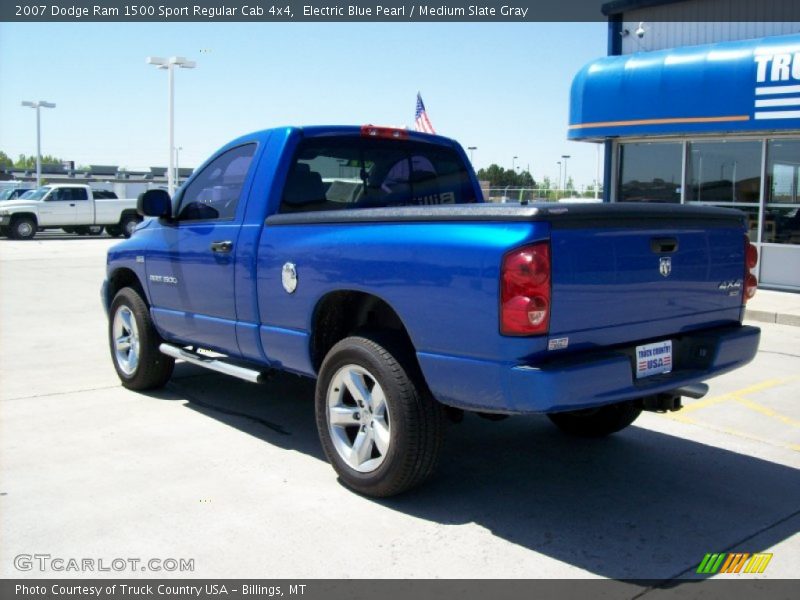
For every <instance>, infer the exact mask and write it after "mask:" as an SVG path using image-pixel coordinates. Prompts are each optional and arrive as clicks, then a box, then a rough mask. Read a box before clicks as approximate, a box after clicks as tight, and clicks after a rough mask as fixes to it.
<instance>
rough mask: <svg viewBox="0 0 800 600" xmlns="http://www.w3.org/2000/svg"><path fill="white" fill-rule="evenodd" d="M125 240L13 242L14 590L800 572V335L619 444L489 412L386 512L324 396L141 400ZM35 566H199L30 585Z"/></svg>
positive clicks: (9, 566)
mask: <svg viewBox="0 0 800 600" xmlns="http://www.w3.org/2000/svg"><path fill="white" fill-rule="evenodd" d="M113 243H115V242H114V240H110V239H108V238H77V237H70V236H58V235H47V234H45V235H43V236H40V237H38V238H37V239H36V240H34V241H32V242H14V241H9V240H0V540H2V542H1V543H0V576H2V577H61V576H66V577H87V576H89V577H96V576H101V577H102V576H115V577H119V576H132V577H136V576H146V577H161V576H169V577H182V576H192V577H282V578H342V577H349V578H365V577H379V578H380V577H385V578H388V577H401V578H406V577H408V578H418V577H439V578H483V577H486V578H505V577H525V578H539V577H559V578H560V577H606V578H617V579H623V578H647V579H658V580H665V579H671V578H676V577H695V576H696V575H694V571H695V569H696V567H697V565H698V563H699V562H700V560H701V559H702V558H703V556H704V555H705V554H706V553H709V552H729V551H742V552H771V553H773V558H772V561H771V562H770V563H769V565H768V568H767V570H766V571H765V572H764V573H763V574H762V575H760V577H771V578H776V577H796V576H797V565H798V564H800V535H798V531H800V502H798V499H800V470H798V469H800V406H799V403H798V399H800V328H798V327H792V326H786V325H780V324H775V323H758V325H760V326H761V327H762V331H763V334H762V346H761V350H760V352H759V354H758V357H757V358H756V360H755V361H754V362H753V363H752V364H750V365H748V366H747V367H745V368H743V369H741V370H739V371H737V372H734V373H731V374H728V375H725V376H722V377H719V378H716V379H714V380H712V381H711V382H710V383H711V393H710V394H709V395H708V396H707V397H706V398H704V399H702V400H697V401H688V402H687V407H686V408H685V409H684V410H683V411H681V412H678V413H673V414H670V415H657V414H651V413H646V414H644V415H643V416H642V417H641V418H640V419H639V420H638V421H637V422H636V424H635V426H633V427H630V428H628V429H627V430H626V431H624V432H622V433H620V434H618V435H615V436H612V437H610V438H608V439H605V440H596V441H587V440H575V439H571V438H568V437H565V436H563V435H561V434H560V433H559V432H558V431H557V430H556V429H555V428H554V427H552V426H551V425H550V424H549V422H548V420H547V419H546V418H544V417H538V416H535V417H515V418H510V419H507V420H505V421H502V422H489V421H485V420H483V419H480V418H478V417H474V416H467V418H466V419H465V420H464V422H463V423H462V424H460V425H454V426H452V427H450V428H449V430H448V432H447V433H448V440H447V443H446V448H445V453H444V456H443V460H442V464H441V466H440V468H439V471H438V473H437V475H436V476H435V478H434V479H433V480H432V481H430V482H429V483H428V484H427V485H426V486H425V487H423V488H421V489H419V490H417V491H414V492H412V493H409V494H406V495H404V496H402V497H399V498H395V499H391V500H383V501H375V500H370V499H366V498H362V497H359V496H357V495H355V494H353V493H351V492H349V491H348V490H346V489H345V488H344V487H342V486H341V485H340V484H339V483H338V482H337V480H336V478H335V475H334V472H333V470H332V469H331V468H330V467H329V466H328V464H327V463H326V462H325V460H324V457H323V454H322V450H321V448H320V445H319V442H318V440H317V434H316V430H315V425H314V416H313V410H312V407H313V382H312V381H310V380H305V379H301V378H298V377H294V376H290V375H279V376H277V377H276V378H275V379H273V380H272V381H270V382H269V383H267V384H264V385H261V386H256V385H252V384H248V383H245V382H240V381H238V380H234V379H231V378H228V377H226V376H224V375H218V374H214V373H209V372H205V371H202V370H199V369H197V368H195V367H192V366H189V365H185V364H183V365H179V366H178V367H177V368H176V373H175V376H174V378H173V380H172V382H171V383H170V384H169V385H168V387H167V388H166V389H164V390H163V391H160V392H158V393H148V394H142V393H135V392H130V391H127V390H125V389H123V388H122V387H120V385H119V382H118V380H117V377H116V375H115V373H114V370H113V367H112V365H111V361H110V358H109V356H108V350H107V342H106V323H105V315H104V313H103V310H102V308H101V306H100V300H99V287H100V283H101V281H102V279H103V273H104V266H105V251H106V250H107V248H108V247H110V246H111V245H112V244H113ZM25 553H27V554H34V553H46V554H50V555H51V556H52V557H61V558H65V559H68V558H77V559H82V558H92V559H96V560H99V559H103V560H106V561H109V562H110V561H111V560H112V559H114V558H140V559H142V560H147V559H150V558H156V559H166V558H176V559H180V558H187V559H194V571H191V572H184V573H180V572H169V573H165V572H151V571H148V572H138V571H133V572H131V571H123V572H114V571H111V572H99V573H98V572H88V573H86V572H83V573H82V572H53V571H45V572H42V571H39V570H36V569H34V570H32V571H19V570H17V569H16V568H15V567H14V557H15V556H17V555H19V554H25ZM720 577H729V578H732V577H750V575H726V576H720ZM635 589H636V586H632V590H634V591H635ZM632 593H633V592H632Z"/></svg>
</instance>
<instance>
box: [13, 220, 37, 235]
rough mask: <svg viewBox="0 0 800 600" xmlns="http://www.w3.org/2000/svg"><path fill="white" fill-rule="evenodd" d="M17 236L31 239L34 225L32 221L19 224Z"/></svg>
mask: <svg viewBox="0 0 800 600" xmlns="http://www.w3.org/2000/svg"><path fill="white" fill-rule="evenodd" d="M17 235H19V237H21V238H27V237H31V235H33V224H32V223H31V222H30V221H22V222H21V223H19V224H17Z"/></svg>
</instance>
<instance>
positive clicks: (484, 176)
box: [478, 164, 536, 187]
mask: <svg viewBox="0 0 800 600" xmlns="http://www.w3.org/2000/svg"><path fill="white" fill-rule="evenodd" d="M478 179H480V180H481V181H488V182H489V186H490V187H506V186H508V187H534V186H535V185H536V181H535V180H534V179H533V175H531V174H530V173H529V172H528V171H521V172H519V173H516V172H514V171H513V170H512V169H504V168H503V167H501V166H500V165H497V164H491V165H489V166H488V167H487V168H485V169H480V170H479V171H478Z"/></svg>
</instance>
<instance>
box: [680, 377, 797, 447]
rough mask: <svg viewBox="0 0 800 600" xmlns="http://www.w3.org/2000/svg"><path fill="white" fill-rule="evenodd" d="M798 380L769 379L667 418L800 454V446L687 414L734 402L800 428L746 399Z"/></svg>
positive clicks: (794, 423)
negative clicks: (751, 395) (775, 440)
mask: <svg viewBox="0 0 800 600" xmlns="http://www.w3.org/2000/svg"><path fill="white" fill-rule="evenodd" d="M797 380H800V377H789V378H787V379H767V380H765V381H762V382H760V383H756V384H754V385H751V386H749V387H746V388H742V389H740V390H735V391H733V392H728V393H727V394H721V395H719V396H713V397H711V398H706V399H704V400H698V401H697V402H693V403H692V404H689V405H687V406H684V407H683V409H682V410H681V411H680V412H676V413H670V414H668V415H666V416H667V418H669V419H672V420H673V421H678V422H681V423H686V424H688V425H694V426H696V427H703V428H705V429H711V430H713V431H718V432H720V433H724V434H727V435H732V436H735V437H740V438H745V439H748V440H752V441H756V442H761V443H766V444H769V445H770V446H776V447H778V448H783V449H786V450H792V451H794V452H800V444H782V443H779V442H778V443H776V442H774V441H772V440H767V439H763V438H760V437H757V436H755V435H753V434H750V433H747V432H744V431H740V430H738V429H731V428H729V427H724V426H719V425H715V424H712V423H709V422H708V421H707V419H695V418H692V417H690V416H688V415H687V414H686V413H687V412H689V413H691V412H693V411H696V410H700V409H703V408H708V407H711V406H716V405H718V404H722V403H723V402H728V401H733V402H736V403H738V404H741V405H742V406H744V407H746V408H749V409H750V410H753V411H756V412H758V413H760V414H763V415H765V416H768V417H771V418H774V419H777V420H779V421H780V422H782V423H784V424H786V425H789V426H790V427H800V421H797V420H796V419H792V418H791V417H787V416H786V415H782V414H781V413H779V412H777V411H775V410H773V409H771V408H769V407H767V406H764V405H762V404H759V403H758V402H755V401H754V400H750V399H749V398H747V397H746V396H748V395H750V394H754V393H756V392H761V391H764V390H768V389H770V388H774V387H778V386H780V385H784V384H787V383H791V382H794V381H797Z"/></svg>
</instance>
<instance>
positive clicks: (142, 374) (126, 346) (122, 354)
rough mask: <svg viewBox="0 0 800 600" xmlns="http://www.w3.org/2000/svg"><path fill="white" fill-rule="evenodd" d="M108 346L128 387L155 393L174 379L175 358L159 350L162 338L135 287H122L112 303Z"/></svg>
mask: <svg viewBox="0 0 800 600" xmlns="http://www.w3.org/2000/svg"><path fill="white" fill-rule="evenodd" d="M108 343H109V348H110V350H111V360H112V362H113V363H114V369H116V371H117V375H118V376H119V379H120V381H121V382H122V385H123V386H124V387H126V388H128V389H130V390H153V389H156V388H160V387H163V386H164V385H165V384H166V383H167V381H169V378H170V377H171V376H172V369H173V368H174V366H175V359H174V358H172V357H170V356H166V355H165V354H161V352H160V351H159V349H158V347H159V345H160V344H161V336H159V335H158V332H157V331H156V329H155V327H154V326H153V321H152V319H151V318H150V310H149V309H148V307H147V304H145V302H144V300H143V299H142V297H141V296H140V295H139V293H138V292H137V291H136V290H134V289H133V288H129V287H126V288H122V289H121V290H120V291H119V292H117V295H116V296H114V300H113V301H112V302H111V309H110V310H109V319H108Z"/></svg>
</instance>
